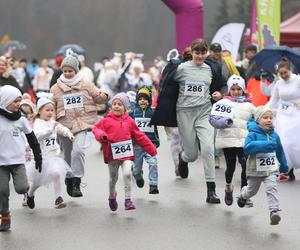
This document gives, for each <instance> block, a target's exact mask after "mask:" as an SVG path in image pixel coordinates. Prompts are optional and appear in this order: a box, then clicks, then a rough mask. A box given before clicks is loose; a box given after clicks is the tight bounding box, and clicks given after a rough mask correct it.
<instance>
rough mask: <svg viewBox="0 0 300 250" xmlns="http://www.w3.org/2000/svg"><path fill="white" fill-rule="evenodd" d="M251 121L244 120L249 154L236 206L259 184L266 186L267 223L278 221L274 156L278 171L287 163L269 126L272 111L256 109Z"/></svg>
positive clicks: (271, 122)
mask: <svg viewBox="0 0 300 250" xmlns="http://www.w3.org/2000/svg"><path fill="white" fill-rule="evenodd" d="M254 118H255V121H249V122H248V130H249V134H248V136H247V138H246V140H245V145H244V151H245V153H246V154H247V155H249V162H248V166H247V177H248V185H247V186H244V187H243V188H242V190H241V194H240V196H239V198H238V201H237V203H238V206H239V207H244V206H245V204H246V200H247V199H249V198H251V197H252V196H254V195H255V194H256V193H257V191H258V189H259V187H260V184H261V183H262V182H263V183H264V184H265V186H266V194H267V199H268V204H269V210H270V220H271V225H277V224H278V223H279V221H280V220H281V218H280V215H279V213H278V211H280V208H279V198H278V190H277V179H278V175H279V171H278V162H277V160H276V158H277V159H278V161H279V163H280V171H281V172H287V171H288V166H287V161H286V158H285V154H284V151H283V148H282V145H281V142H280V138H279V136H278V134H277V133H276V132H275V131H274V129H273V113H272V111H271V109H270V108H268V107H265V106H260V107H258V108H257V110H256V112H255V115H254Z"/></svg>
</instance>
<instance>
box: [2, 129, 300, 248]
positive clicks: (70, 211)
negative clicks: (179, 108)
mask: <svg viewBox="0 0 300 250" xmlns="http://www.w3.org/2000/svg"><path fill="white" fill-rule="evenodd" d="M160 136H161V145H162V146H161V147H160V148H159V155H158V159H159V190H160V194H159V195H149V194H148V182H147V181H146V183H145V184H146V185H145V187H144V188H143V189H138V188H137V187H136V185H135V182H134V181H133V183H132V184H133V185H132V187H133V192H132V193H133V200H134V202H135V205H136V207H137V209H136V210H133V211H125V210H124V204H123V199H124V192H123V185H122V178H121V176H120V178H119V182H118V184H117V189H118V202H119V209H118V210H117V211H116V212H111V211H110V210H109V207H108V201H107V198H108V197H107V196H108V170H107V166H106V165H105V164H104V163H103V158H102V155H101V154H100V152H99V145H98V143H97V142H95V141H94V142H93V144H92V146H91V148H89V150H88V151H87V154H86V159H87V161H86V174H85V177H84V179H83V182H86V183H87V186H86V187H85V188H83V193H84V197H82V198H71V197H68V196H67V194H66V193H65V191H64V199H65V201H66V202H67V207H66V208H65V209H60V210H57V209H55V208H54V195H53V188H52V187H49V188H45V187H43V188H40V189H39V190H38V191H37V192H36V194H35V197H36V198H35V201H36V208H35V209H34V210H30V209H28V208H23V207H22V206H21V203H22V196H20V195H17V194H16V193H15V192H14V190H13V187H12V186H11V199H10V205H11V213H12V228H11V231H9V232H6V233H0V249H1V250H50V249H51V250H52V249H59V250H64V249H74V250H77V249H88V250H89V249H105V250H106V249H121V250H127V249H128V250H133V249H149V250H150V249H151V250H153V249H164V250H165V249H193V250H195V249H224V250H225V249H230V250H235V249H243V250H247V249H255V250H259V249H264V250H267V249H272V250H276V249H284V250H288V249H293V250H296V249H300V239H299V238H298V237H299V235H300V234H299V233H300V216H299V213H298V211H299V208H300V199H299V191H300V174H299V172H297V171H296V178H297V180H296V181H295V182H286V183H280V184H279V191H280V202H281V207H282V209H283V211H282V212H281V216H282V221H281V223H280V225H278V226H271V225H269V211H268V209H267V203H266V196H265V192H264V187H263V186H262V187H261V190H260V191H259V193H258V195H257V196H256V197H254V198H253V202H254V207H253V208H242V209H241V208H239V207H238V206H237V205H236V202H235V203H234V204H233V205H232V206H230V207H228V206H226V205H225V203H224V201H223V199H224V185H225V180H224V169H225V167H224V159H222V162H221V163H222V166H221V168H220V169H218V170H216V183H217V194H218V195H219V196H220V197H221V198H222V203H221V204H220V205H209V204H206V202H205V199H206V184H205V180H204V174H203V167H202V163H201V160H198V161H196V162H194V163H192V164H190V176H189V178H188V179H186V180H182V179H180V178H176V177H175V174H174V167H173V163H172V159H171V154H170V149H169V144H168V142H167V140H166V136H165V133H164V131H163V130H160ZM145 172H146V173H148V171H147V169H146V168H145ZM120 174H121V173H120ZM239 176H240V170H239V169H238V170H237V172H236V174H235V178H234V184H235V190H234V193H235V196H237V195H238V192H239V186H240V184H239V183H240V182H239ZM145 179H147V178H145Z"/></svg>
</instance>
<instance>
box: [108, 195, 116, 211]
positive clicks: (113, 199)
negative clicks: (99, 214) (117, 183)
mask: <svg viewBox="0 0 300 250" xmlns="http://www.w3.org/2000/svg"><path fill="white" fill-rule="evenodd" d="M116 198H117V192H115V193H114V194H113V196H112V197H109V198H108V203H109V208H110V210H111V211H116V210H117V209H118V202H117V199H116Z"/></svg>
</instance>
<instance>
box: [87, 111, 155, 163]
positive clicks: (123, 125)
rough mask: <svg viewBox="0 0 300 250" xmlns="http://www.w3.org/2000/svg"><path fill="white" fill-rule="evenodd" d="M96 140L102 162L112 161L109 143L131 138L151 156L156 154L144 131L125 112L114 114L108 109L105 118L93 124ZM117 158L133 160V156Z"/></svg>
mask: <svg viewBox="0 0 300 250" xmlns="http://www.w3.org/2000/svg"><path fill="white" fill-rule="evenodd" d="M92 132H93V134H94V135H95V138H96V140H98V141H100V142H101V144H102V150H103V155H104V162H105V163H109V162H110V161H113V160H114V159H113V154H112V149H111V143H116V142H123V141H128V140H133V142H134V143H136V144H138V145H139V146H141V147H142V148H143V150H145V151H146V152H147V153H148V154H150V155H151V156H155V155H156V154H157V150H156V148H155V146H154V145H153V143H152V142H151V141H150V139H149V138H148V137H147V136H146V135H145V133H144V132H142V131H140V129H139V128H138V126H137V125H136V123H135V121H134V120H133V119H132V118H131V117H130V116H129V115H128V113H127V112H126V113H125V114H124V115H122V116H121V117H118V116H115V115H114V114H113V112H112V111H110V112H109V113H108V114H107V116H106V117H105V118H103V119H102V120H101V121H99V122H98V123H97V124H95V125H94V127H93V129H92ZM119 160H122V161H125V160H134V156H129V157H124V158H121V159H119Z"/></svg>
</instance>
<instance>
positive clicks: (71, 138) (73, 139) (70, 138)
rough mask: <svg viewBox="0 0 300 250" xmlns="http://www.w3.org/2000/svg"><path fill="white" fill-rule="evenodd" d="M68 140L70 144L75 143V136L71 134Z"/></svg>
mask: <svg viewBox="0 0 300 250" xmlns="http://www.w3.org/2000/svg"><path fill="white" fill-rule="evenodd" d="M68 138H69V140H70V141H71V142H74V141H75V136H74V135H73V134H71V135H69V136H68Z"/></svg>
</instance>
